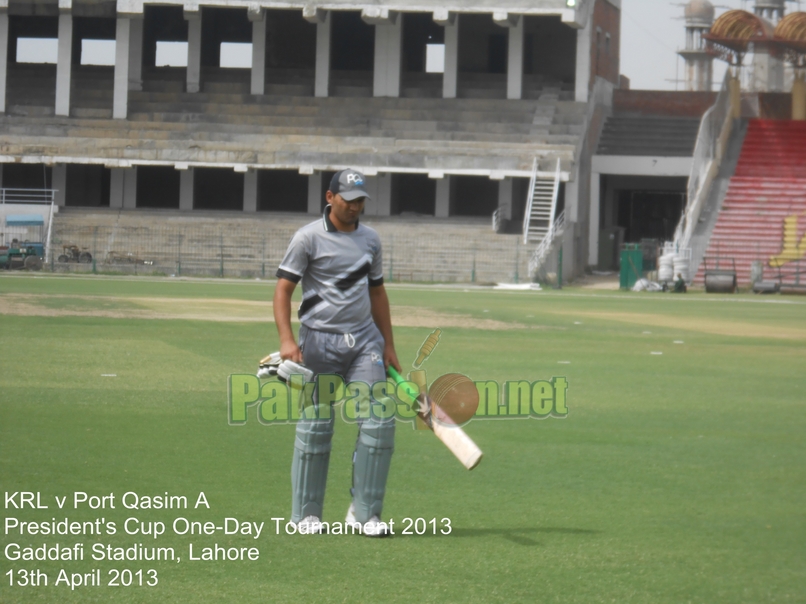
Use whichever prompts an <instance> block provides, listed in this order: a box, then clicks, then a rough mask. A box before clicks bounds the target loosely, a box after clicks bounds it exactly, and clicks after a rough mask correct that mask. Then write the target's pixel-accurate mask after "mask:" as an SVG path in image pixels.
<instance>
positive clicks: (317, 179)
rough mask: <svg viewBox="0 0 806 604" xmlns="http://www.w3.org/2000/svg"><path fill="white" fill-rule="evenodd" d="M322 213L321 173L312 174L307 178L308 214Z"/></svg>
mask: <svg viewBox="0 0 806 604" xmlns="http://www.w3.org/2000/svg"><path fill="white" fill-rule="evenodd" d="M321 211H322V173H321V172H314V173H313V174H311V175H309V176H308V214H319V213H320V212H321Z"/></svg>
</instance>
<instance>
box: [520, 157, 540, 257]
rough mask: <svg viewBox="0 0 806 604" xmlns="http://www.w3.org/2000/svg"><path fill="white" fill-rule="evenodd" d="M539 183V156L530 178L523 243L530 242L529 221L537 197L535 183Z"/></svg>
mask: <svg viewBox="0 0 806 604" xmlns="http://www.w3.org/2000/svg"><path fill="white" fill-rule="evenodd" d="M536 183H537V157H535V160H534V161H533V162H532V178H530V179H529V193H528V196H527V197H526V210H525V211H524V213H523V245H526V244H528V243H529V223H530V222H531V220H532V204H533V203H534V199H535V184H536Z"/></svg>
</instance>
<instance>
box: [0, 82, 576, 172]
mask: <svg viewBox="0 0 806 604" xmlns="http://www.w3.org/2000/svg"><path fill="white" fill-rule="evenodd" d="M51 71H53V75H54V78H55V70H51ZM46 72H47V70H42V69H39V70H33V71H31V73H29V74H28V76H26V77H28V78H29V80H30V81H31V82H33V81H36V82H39V80H38V79H37V78H39V77H40V76H44V75H46ZM112 73H113V72H112V70H111V68H98V69H94V68H93V69H88V68H85V67H81V68H80V69H79V68H76V70H75V74H76V76H75V79H74V88H75V89H76V91H75V92H74V94H73V95H72V108H71V117H70V118H55V117H53V109H52V107H53V105H52V103H53V102H54V101H52V100H49V99H52V95H53V91H52V90H50V91H48V90H47V87H45V86H43V87H41V88H39V89H38V90H40V93H41V98H39V99H37V100H36V102H35V103H29V104H28V105H26V104H25V102H29V101H26V99H24V98H23V99H16V100H17V101H18V102H17V103H10V107H9V113H8V115H6V116H3V117H0V133H2V134H4V135H7V137H6V138H7V139H8V140H7V142H8V145H9V147H8V149H10V150H13V152H14V153H18V154H21V155H46V156H47V155H58V156H63V157H82V156H85V155H86V156H88V157H92V158H100V159H102V160H103V159H126V160H131V161H172V162H176V161H211V162H235V163H259V164H260V165H294V164H296V165H310V164H316V165H321V164H327V165H331V164H332V163H337V164H343V163H344V162H346V161H350V162H357V163H358V164H359V165H378V166H390V167H399V168H401V167H402V168H413V169H418V170H419V169H429V170H431V169H458V168H463V167H464V169H467V168H470V169H485V170H518V171H528V170H529V166H530V165H531V161H532V159H533V158H534V157H535V156H538V157H541V158H543V159H548V158H551V159H556V158H557V157H559V158H561V159H562V161H563V166H564V169H570V167H571V165H572V161H573V153H574V149H575V146H576V144H577V142H578V140H579V136H580V135H581V134H582V126H583V122H584V113H585V105H584V104H578V103H573V102H569V101H563V100H560V94H561V86H557V85H554V84H550V83H547V84H545V85H544V84H543V83H541V84H540V85H541V86H543V87H542V88H540V90H539V92H540V94H539V95H538V98H537V99H536V100H522V101H506V100H497V99H492V98H460V99H441V98H428V97H411V98H409V97H402V98H364V99H362V100H361V101H360V102H356V99H355V98H339V97H329V98H314V97H312V96H307V97H306V96H294V95H293V94H290V90H291V89H289V88H285V92H286V93H285V94H283V95H251V94H249V90H248V84H249V78H248V75H249V74H248V71H244V70H205V72H204V74H203V87H202V90H203V91H202V92H200V93H197V94H188V93H185V92H183V90H184V77H185V74H184V70H176V69H166V68H159V69H151V70H146V72H145V73H144V82H143V91H140V92H134V91H133V92H130V96H129V119H128V120H125V121H123V120H111V119H110V118H111V115H112V102H113V99H112V94H113V92H112V79H113V78H112ZM21 74H22V75H21ZM17 75H21V77H22V76H24V75H25V73H23V72H18V73H17ZM281 75H283V76H284V77H289V74H288V73H285V74H277V73H274V74H272V73H269V72H267V76H277V77H280V76H281ZM311 77H312V74H311V73H309V72H304V71H300V72H299V73H297V74H296V76H294V78H296V79H292V80H290V81H292V82H294V83H288V82H284V83H276V84H269V86H277V87H279V88H278V89H283V88H282V87H292V88H293V87H295V86H298V87H299V86H301V87H305V86H312V83H300V82H305V81H306V80H310V78H311ZM23 80H25V78H23ZM334 81H335V85H350V86H363V85H365V84H366V83H367V82H368V81H371V80H367V74H361V73H347V72H341V73H336V74H334ZM410 81H411V82H412V85H413V86H415V87H416V86H420V85H422V86H426V87H428V86H431V87H433V84H434V82H435V81H436V79H435V78H410ZM502 81H503V80H502ZM476 83H478V85H479V87H480V89H490V90H492V89H493V88H494V87H495V85H497V80H496V79H495V78H486V79H485V78H478V82H476ZM54 86H55V84H54ZM34 88H35V87H34ZM48 95H50V96H48ZM11 97H12V100H14V98H13V94H12V95H11ZM60 137H61V138H60ZM4 140H5V139H4ZM373 154H374V155H373ZM340 155H341V156H343V157H344V159H343V160H338V159H336V158H338V157H339V156H340ZM435 158H438V159H435ZM485 158H486V160H485ZM541 161H542V160H541ZM463 162H464V164H463ZM541 169H547V170H553V166H548V164H547V165H546V166H543V165H542V164H541Z"/></svg>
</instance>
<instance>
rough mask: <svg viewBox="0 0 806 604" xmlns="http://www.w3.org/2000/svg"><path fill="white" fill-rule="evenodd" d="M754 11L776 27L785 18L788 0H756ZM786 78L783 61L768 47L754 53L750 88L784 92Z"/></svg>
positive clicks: (758, 90)
mask: <svg viewBox="0 0 806 604" xmlns="http://www.w3.org/2000/svg"><path fill="white" fill-rule="evenodd" d="M753 12H754V13H755V14H756V15H758V16H759V17H761V18H762V19H766V20H767V21H769V22H770V23H771V24H772V26H773V27H775V26H776V25H778V22H779V21H780V20H781V19H783V18H784V14H785V13H786V0H756V1H755V5H754V6H753ZM790 79H791V78H790ZM784 80H785V67H784V63H783V61H781V60H780V59H779V58H777V57H774V56H773V55H772V54H771V53H770V51H769V49H767V48H759V49H757V50H756V51H755V52H754V53H753V69H752V72H751V80H750V90H751V91H752V92H783V91H784ZM790 85H791V82H790Z"/></svg>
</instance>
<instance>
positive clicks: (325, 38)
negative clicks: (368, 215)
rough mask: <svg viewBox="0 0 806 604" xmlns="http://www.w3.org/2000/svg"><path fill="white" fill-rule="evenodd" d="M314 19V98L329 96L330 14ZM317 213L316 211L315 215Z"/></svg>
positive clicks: (320, 13) (323, 13)
mask: <svg viewBox="0 0 806 604" xmlns="http://www.w3.org/2000/svg"><path fill="white" fill-rule="evenodd" d="M317 15H321V16H317V17H316V75H315V76H314V78H315V79H314V96H317V97H327V96H330V29H331V28H330V23H331V19H330V13H329V12H321V11H320V12H319V13H317ZM318 213H319V212H318V211H317V214H318Z"/></svg>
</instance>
